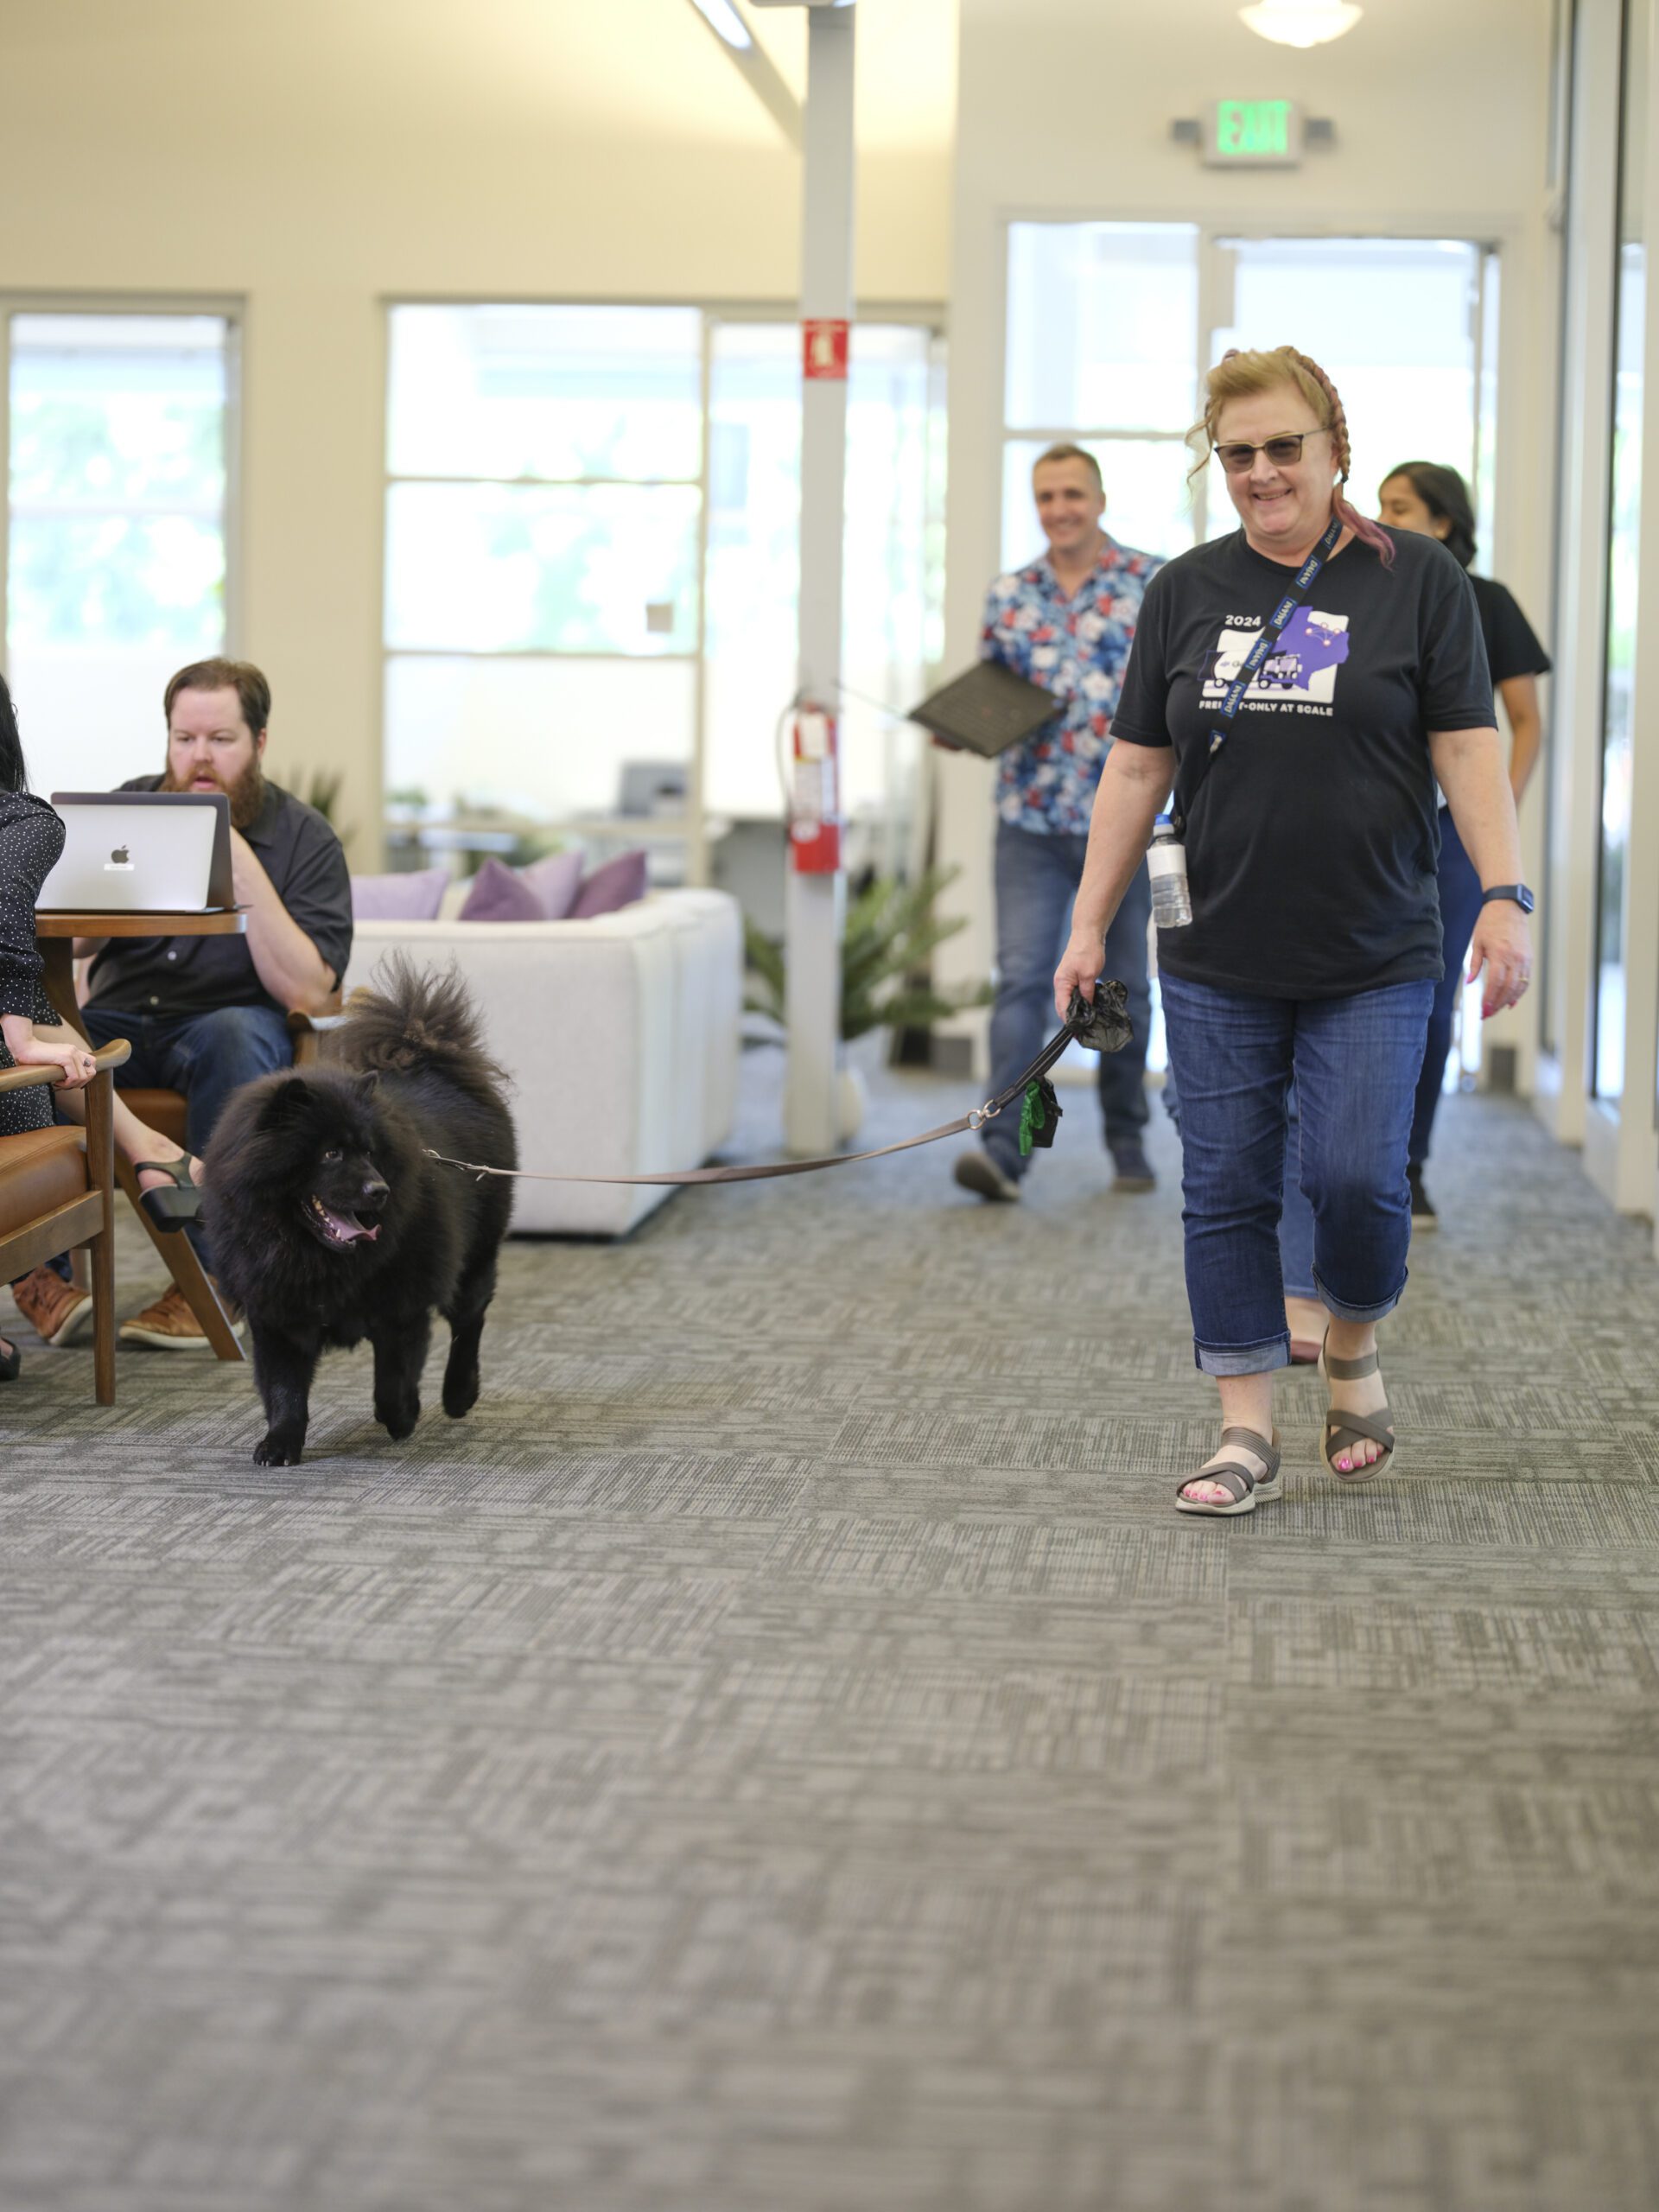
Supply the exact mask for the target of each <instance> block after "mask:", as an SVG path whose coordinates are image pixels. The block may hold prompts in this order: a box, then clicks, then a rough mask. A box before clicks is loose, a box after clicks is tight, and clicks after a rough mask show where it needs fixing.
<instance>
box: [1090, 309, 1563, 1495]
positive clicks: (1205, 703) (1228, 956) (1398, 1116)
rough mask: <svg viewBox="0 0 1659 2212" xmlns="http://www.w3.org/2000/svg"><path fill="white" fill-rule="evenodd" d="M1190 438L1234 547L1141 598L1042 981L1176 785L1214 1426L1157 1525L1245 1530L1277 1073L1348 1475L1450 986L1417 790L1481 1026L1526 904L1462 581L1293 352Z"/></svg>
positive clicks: (1268, 1342)
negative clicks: (1438, 812)
mask: <svg viewBox="0 0 1659 2212" xmlns="http://www.w3.org/2000/svg"><path fill="white" fill-rule="evenodd" d="M1192 443H1193V444H1194V447H1195V448H1198V450H1199V456H1200V457H1199V461H1198V467H1203V466H1204V465H1205V461H1207V459H1208V457H1209V455H1210V454H1211V453H1214V454H1216V455H1217V456H1218V458H1219V460H1220V461H1221V465H1222V469H1223V473H1224V481H1225V483H1226V486H1227V490H1228V493H1229V495H1230V498H1231V499H1232V502H1233V505H1234V507H1235V508H1236V511H1237V513H1238V516H1239V520H1240V523H1241V524H1242V527H1241V528H1240V529H1239V530H1237V531H1234V532H1233V533H1231V534H1230V536H1228V537H1222V538H1217V539H1216V540H1214V541H1213V542H1212V543H1209V544H1207V545H1201V546H1198V547H1196V548H1195V549H1194V550H1192V552H1190V553H1185V554H1183V555H1181V556H1180V557H1179V559H1177V560H1174V561H1172V562H1170V563H1168V565H1167V566H1166V568H1164V569H1161V570H1160V572H1159V574H1158V575H1156V576H1155V577H1154V579H1153V582H1152V583H1151V584H1150V586H1149V587H1148V588H1147V594H1146V599H1145V601H1144V603H1143V606H1142V608H1141V621H1140V626H1139V630H1138V632H1137V635H1136V638H1135V646H1134V650H1133V652H1131V654H1130V658H1129V664H1128V671H1127V672H1126V675H1125V677H1124V683H1123V692H1122V699H1121V700H1120V702H1119V705H1118V711H1117V715H1116V718H1115V720H1114V722H1113V735H1114V737H1115V738H1116V739H1117V740H1119V741H1120V742H1118V743H1116V744H1115V745H1114V746H1113V747H1112V750H1111V752H1110V753H1109V755H1108V758H1107V762H1106V766H1105V770H1104V772H1103V775H1102V778H1101V784H1100V789H1099V791H1098V793H1097V795H1096V801H1095V807H1094V813H1093V817H1092V820H1091V823H1090V834H1089V851H1088V858H1087V861H1086V862H1085V865H1084V875H1083V880H1082V884H1081V886H1080V887H1079V890H1078V893H1077V903H1076V906H1075V907H1074V909H1073V913H1072V928H1071V941H1070V943H1069V944H1068V945H1067V947H1066V950H1065V955H1064V957H1062V959H1061V961H1060V964H1059V967H1058V969H1057V970H1056V972H1055V978H1054V986H1055V1000H1056V1003H1057V1004H1058V1005H1059V1006H1060V1007H1062V1008H1063V1007H1065V1005H1066V1004H1067V1003H1068V1002H1069V1001H1070V998H1071V992H1072V990H1073V988H1078V989H1081V990H1082V991H1083V992H1084V995H1089V994H1090V992H1092V990H1093V988H1094V981H1095V978H1096V976H1097V975H1098V974H1099V972H1100V963H1101V945H1102V942H1103V936H1104V933H1105V930H1106V927H1107V925H1108V924H1109V922H1110V920H1111V918H1112V916H1113V915H1114V913H1115V912H1116V909H1117V906H1118V902H1119V900H1120V899H1122V895H1123V892H1124V888H1125V887H1126V885H1127V884H1128V881H1129V880H1130V879H1131V877H1132V876H1133V875H1134V874H1135V871H1136V869H1137V868H1140V866H1141V861H1142V859H1143V857H1144V855H1145V854H1146V851H1147V842H1148V840H1149V838H1150V836H1151V834H1152V830H1153V827H1154V818H1155V817H1156V816H1157V815H1158V813H1159V810H1160V808H1161V807H1162V806H1163V804H1164V803H1165V796H1166V793H1167V792H1168V791H1170V790H1171V788H1172V786H1173V790H1174V792H1175V804H1174V815H1175V822H1176V824H1177V826H1178V827H1179V832H1180V835H1181V836H1182V838H1183V839H1184V846H1185V866H1186V873H1187V877H1188V881H1189V886H1190V897H1191V905H1192V919H1191V921H1190V922H1187V923H1185V925H1182V926H1177V927H1168V928H1161V929H1160V931H1159V935H1158V956H1159V969H1160V977H1161V981H1162V990H1163V998H1164V1011H1165V1019H1166V1026H1167V1031H1168V1037H1169V1052H1170V1059H1171V1064H1172V1065H1173V1068H1174V1071H1175V1075H1176V1079H1177V1082H1178V1084H1179V1090H1180V1097H1181V1122H1182V1149H1183V1155H1184V1192H1185V1212H1184V1220H1185V1238H1186V1281H1187V1294H1188V1298H1189V1300H1190V1303H1191V1306H1192V1328H1193V1338H1194V1350H1195V1354H1196V1357H1197V1361H1198V1366H1199V1368H1200V1369H1201V1370H1202V1371H1203V1372H1204V1373H1205V1374H1207V1375H1213V1376H1215V1377H1216V1380H1217V1388H1218V1389H1219V1392H1220V1397H1221V1420H1222V1434H1221V1445H1220V1448H1219V1449H1218V1450H1217V1452H1215V1453H1214V1454H1213V1455H1212V1456H1211V1459H1209V1461H1208V1462H1206V1464H1205V1466H1204V1467H1203V1468H1202V1469H1200V1470H1198V1471H1195V1472H1194V1473H1193V1474H1192V1475H1191V1476H1189V1477H1188V1478H1186V1479H1185V1480H1184V1481H1183V1482H1182V1484H1180V1486H1179V1491H1178V1494H1177V1498H1176V1503H1177V1506H1178V1508H1179V1510H1181V1511H1183V1512H1186V1513H1200V1514H1237V1513H1248V1512H1249V1511H1251V1510H1254V1508H1255V1505H1256V1503H1257V1502H1258V1501H1259V1500H1262V1499H1265V1498H1271V1497H1277V1496H1278V1495H1279V1492H1280V1486H1281V1485H1280V1471H1279V1470H1280V1448H1279V1440H1278V1436H1277V1433H1276V1432H1275V1431H1274V1426H1273V1378H1274V1370H1276V1369H1278V1368H1280V1367H1282V1366H1284V1365H1285V1364H1286V1363H1287V1359H1288V1357H1289V1335H1288V1332H1287V1328H1286V1324H1285V1307H1284V1287H1283V1279H1282V1276H1281V1268H1280V1258H1279V1244H1278V1235H1277V1230H1278V1222H1279V1212H1280V1201H1281V1192H1282V1187H1283V1178H1284V1171H1285V1099H1286V1092H1287V1087H1288V1085H1289V1084H1290V1083H1291V1081H1292V1080H1293V1078H1294V1082H1295V1084H1296V1087H1297V1093H1298V1096H1299V1099H1300V1154H1301V1182H1302V1186H1303V1189H1304V1190H1305V1191H1306V1193H1307V1196H1308V1198H1309V1199H1310V1200H1311V1202H1312V1204H1313V1216H1314V1277H1315V1282H1316V1285H1317V1287H1318V1291H1319V1296H1320V1298H1321V1299H1322V1300H1323V1301H1324V1303H1325V1306H1326V1307H1327V1308H1328V1310H1329V1312H1330V1313H1331V1315H1332V1320H1331V1325H1330V1328H1329V1331H1328V1332H1327V1334H1326V1337H1325V1349H1324V1355H1323V1361H1322V1365H1323V1369H1324V1372H1325V1378H1326V1381H1327V1383H1328V1385H1329V1389H1330V1394H1331V1402H1330V1410H1329V1412H1328V1413H1327V1414H1326V1418H1325V1437H1324V1453H1325V1461H1326V1464H1327V1465H1328V1466H1329V1467H1330V1469H1331V1471H1332V1473H1333V1474H1335V1475H1336V1476H1338V1478H1341V1479H1343V1480H1345V1481H1360V1480H1363V1479H1364V1478H1367V1477H1369V1476H1371V1475H1373V1474H1375V1473H1376V1471H1377V1469H1378V1468H1379V1467H1380V1466H1382V1465H1384V1464H1385V1463H1386V1462H1387V1461H1388V1459H1389V1458H1390V1457H1391V1455H1392V1454H1393V1452H1394V1450H1395V1426H1394V1421H1393V1417H1392V1415H1391V1414H1390V1412H1389V1406H1388V1402H1387V1394H1386V1391H1385V1389H1384V1387H1383V1378H1382V1376H1381V1374H1380V1372H1379V1364H1378V1357H1377V1351H1376V1325H1377V1323H1378V1322H1379V1321H1380V1320H1382V1319H1383V1317H1384V1316H1385V1315H1387V1314H1389V1313H1392V1312H1393V1310H1394V1307H1395V1305H1396V1304H1397V1303H1398V1301H1399V1299H1400V1294H1401V1293H1402V1290H1403V1289H1404V1287H1405V1281H1406V1249H1407V1246H1408V1242H1409V1240H1410V1234H1411V1219H1410V1211H1409V1205H1408V1198H1407V1187H1406V1147H1407V1139H1408V1132H1409V1129H1410V1125H1411V1116H1412V1106H1413V1101H1414V1096H1415V1092H1416V1088H1417V1082H1418V1077H1419V1076H1420V1074H1421V1069H1422V1065H1423V1047H1424V1040H1425V1035H1426V1032H1427V1024H1428V1017H1429V1010H1430V1007H1431V1004H1432V1002H1433V996H1434V985H1435V982H1436V981H1437V979H1438V978H1439V976H1440V964H1441V963H1440V914H1439V908H1438V904H1437V900H1436V895H1435V852H1436V823H1435V789H1434V787H1435V782H1436V779H1438V780H1439V782H1440V787H1441V789H1442V790H1443V791H1445V793H1446V801H1447V804H1449V806H1450V808H1451V810H1452V818H1453V820H1454V821H1455V823H1456V824H1457V827H1458V830H1459V836H1461V838H1462V841H1463V844H1464V848H1465V850H1466V851H1467V853H1468V855H1469V857H1470V860H1471V862H1472V863H1473V866H1474V868H1475V870H1476V873H1477V874H1478V877H1479V879H1480V882H1481V885H1482V887H1483V889H1484V903H1483V905H1482V906H1481V908H1480V911H1479V913H1478V917H1477V918H1476V921H1475V925H1474V930H1473V934H1472V938H1471V971H1474V970H1479V971H1484V978H1485V990H1484V1008H1485V1011H1486V1012H1487V1013H1488V1014H1492V1013H1496V1012H1497V1009H1498V1008H1499V1007H1503V1006H1510V1005H1513V1004H1514V1003H1515V1002H1516V1001H1517V1000H1518V999H1519V998H1520V996H1521V995H1522V992H1523V991H1524V990H1525V989H1526V987H1527V982H1528V979H1529V975H1530V972H1531V963H1532V954H1531V944H1530V938H1529V930H1528V925H1527V919H1526V912H1525V910H1526V909H1527V908H1529V906H1530V903H1531V894H1530V893H1529V892H1527V891H1526V888H1525V887H1524V886H1523V885H1522V884H1521V883H1520V881H1519V880H1518V879H1519V876H1520V846H1519V840H1518V835H1517V831H1516V818H1515V804H1514V801H1513V798H1511V795H1510V786H1509V782H1508V779H1507V778H1506V776H1505V774H1504V770H1503V762H1502V760H1501V758H1500V755H1499V749H1498V738H1497V729H1496V728H1495V726H1494V719H1493V709H1492V692H1491V680H1490V678H1489V676H1488V674H1487V668H1486V657H1485V652H1484V646H1483V645H1482V642H1481V636H1480V626H1479V620H1478V613H1477V610H1476V607H1475V602H1474V597H1473V594H1472V593H1471V590H1470V588H1469V584H1468V581H1467V579H1466V577H1465V575H1463V574H1462V572H1461V571H1460V569H1459V566H1458V564H1457V563H1456V562H1455V561H1454V560H1453V559H1452V556H1451V555H1450V554H1449V553H1448V552H1446V550H1445V549H1444V547H1442V546H1440V545H1439V544H1437V543H1435V542H1434V541H1433V539H1431V538H1429V537H1415V536H1402V537H1398V538H1396V537H1395V536H1394V535H1393V534H1392V533H1391V532H1389V531H1385V530H1383V529H1382V528H1380V527H1379V526H1378V525H1377V524H1375V523H1372V522H1368V521H1365V520H1363V518H1361V517H1360V516H1359V515H1358V514H1357V512H1355V510H1354V509H1353V508H1352V507H1351V505H1349V503H1348V501H1347V499H1345V498H1344V486H1345V484H1346V481H1347V476H1348V429H1347V423H1346V422H1345V420H1344V415H1343V410H1342V402H1341V400H1340V398H1339V397H1338V394H1337V391H1336V388H1335V386H1334V385H1332V382H1331V380H1330V378H1328V377H1327V376H1326V375H1325V372H1324V371H1323V370H1322V369H1321V368H1319V365H1318V364H1317V363H1315V362H1313V361H1311V360H1309V359H1307V358H1306V356H1305V355H1304V354H1301V353H1297V352H1296V351H1295V350H1294V348H1293V347H1291V346H1280V347H1278V348H1276V349H1275V350H1274V351H1273V352H1271V353H1230V354H1229V355H1228V357H1227V358H1226V359H1224V361H1223V362H1221V364H1220V365H1218V366H1217V368H1215V369H1212V370H1211V372H1210V376H1209V378H1208V379H1207V384H1206V398H1205V410H1204V415H1203V418H1202V420H1201V421H1200V422H1199V423H1198V424H1196V425H1195V426H1194V429H1193V431H1192ZM1166 864H1167V862H1160V865H1166Z"/></svg>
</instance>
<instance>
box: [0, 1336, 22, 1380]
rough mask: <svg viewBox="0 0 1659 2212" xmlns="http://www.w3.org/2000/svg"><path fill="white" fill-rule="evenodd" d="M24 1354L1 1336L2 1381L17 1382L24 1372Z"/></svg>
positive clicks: (0, 1368)
mask: <svg viewBox="0 0 1659 2212" xmlns="http://www.w3.org/2000/svg"><path fill="white" fill-rule="evenodd" d="M22 1366H23V1355H22V1352H20V1351H18V1349H17V1347H16V1344H8V1342H7V1341H6V1339H5V1338H4V1337H0V1383H15V1382H16V1380H17V1377H18V1376H19V1375H20V1374H21V1373H22Z"/></svg>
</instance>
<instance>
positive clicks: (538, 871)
mask: <svg viewBox="0 0 1659 2212" xmlns="http://www.w3.org/2000/svg"><path fill="white" fill-rule="evenodd" d="M518 875H519V880H520V881H521V882H524V883H527V884H528V885H529V886H530V887H531V891H532V892H533V893H534V894H535V896H536V899H537V902H538V904H539V905H540V906H541V910H542V913H543V917H544V918H545V919H546V920H548V921H550V922H562V921H563V919H564V918H565V916H566V915H567V914H568V913H569V912H570V909H571V907H572V906H574V905H575V897H576V891H577V888H578V887H579V886H580V884H581V882H582V855H581V854H580V853H579V852H578V853H550V854H549V855H547V858H546V859H545V860H540V861H531V864H530V866H529V867H528V868H520V869H519V871H518Z"/></svg>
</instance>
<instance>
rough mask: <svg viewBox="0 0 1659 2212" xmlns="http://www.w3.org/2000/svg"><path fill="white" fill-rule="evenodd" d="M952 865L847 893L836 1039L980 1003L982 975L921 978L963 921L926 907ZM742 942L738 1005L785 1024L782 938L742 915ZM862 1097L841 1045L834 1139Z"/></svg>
mask: <svg viewBox="0 0 1659 2212" xmlns="http://www.w3.org/2000/svg"><path fill="white" fill-rule="evenodd" d="M960 873H961V871H960V869H958V868H930V869H929V870H928V871H927V873H926V874H925V875H923V876H921V877H919V878H918V880H917V881H916V882H914V883H906V882H904V881H903V880H900V879H899V878H898V877H896V876H876V877H874V879H873V880H871V881H870V882H869V883H868V885H867V886H866V887H865V888H864V889H863V890H862V891H861V892H859V893H857V895H856V896H855V898H854V899H853V900H852V901H851V903H850V905H849V906H848V909H847V920H846V925H845V927H844V930H843V931H842V943H841V1037H842V1045H843V1046H846V1045H848V1044H850V1043H851V1042H853V1040H854V1039H857V1038H860V1037H865V1036H870V1035H873V1034H874V1033H875V1032H876V1031H878V1030H881V1029H922V1028H925V1027H928V1026H929V1025H930V1024H931V1023H932V1022H935V1021H942V1020H945V1019H946V1018H947V1017H948V1016H950V1015H951V1014H960V1013H962V1012H963V1009H964V1008H965V1007H973V1006H986V1005H988V1003H989V1001H990V1000H991V997H992V995H993V994H992V988H991V985H990V984H989V982H982V983H969V984H966V985H963V986H961V987H959V988H957V989H954V990H950V991H941V990H938V989H937V988H935V987H934V985H933V984H932V983H931V982H930V981H929V980H928V976H927V962H928V959H929V957H930V956H931V953H932V951H933V950H934V948H935V946H937V945H939V944H944V940H945V939H946V938H950V937H954V936H955V935H956V933H957V931H958V930H962V929H966V927H967V926H968V921H967V917H966V915H963V914H957V915H953V916H951V917H950V918H949V919H948V920H941V919H940V918H938V916H937V915H936V914H935V912H934V911H933V909H934V906H935V903H936V901H937V900H938V897H939V895H940V893H942V892H943V891H944V890H945V889H946V888H947V887H949V886H950V884H951V883H953V882H954V881H955V880H956V879H957V875H958V874H960ZM743 940H744V950H745V954H746V957H747V963H748V967H749V970H750V973H751V975H752V976H753V978H755V979H756V981H757V982H758V984H759V988H758V989H757V990H756V991H755V992H754V993H753V994H752V995H750V996H749V997H747V998H746V999H745V1001H744V1008H745V1011H746V1012H747V1013H750V1014H766V1015H768V1016H769V1017H770V1018H771V1019H772V1020H773V1021H775V1022H777V1023H778V1025H779V1027H780V1028H782V1027H785V1005H786V1002H787V1001H786V982H787V970H786V969H785V964H784V947H783V943H782V940H781V939H779V938H772V937H767V936H766V934H765V933H764V931H760V930H758V929H757V928H756V927H755V926H754V925H753V922H751V921H749V920H748V919H747V918H745V921H744V925H743ZM868 1103H869V1094H868V1085H867V1084H866V1081H865V1077H864V1073H863V1071H862V1070H861V1069H860V1068H859V1067H857V1066H856V1065H854V1064H852V1063H851V1062H849V1060H848V1058H847V1056H846V1054H845V1052H843V1053H842V1064H841V1068H840V1072H839V1076H838V1077H837V1096H836V1122H837V1134H838V1135H839V1138H840V1141H841V1142H842V1144H848V1143H850V1142H851V1141H852V1139H853V1138H854V1137H855V1135H857V1133H858V1129H859V1128H860V1125H861V1123H862V1122H863V1119H864V1111H865V1108H866V1107H867V1105H868Z"/></svg>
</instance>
